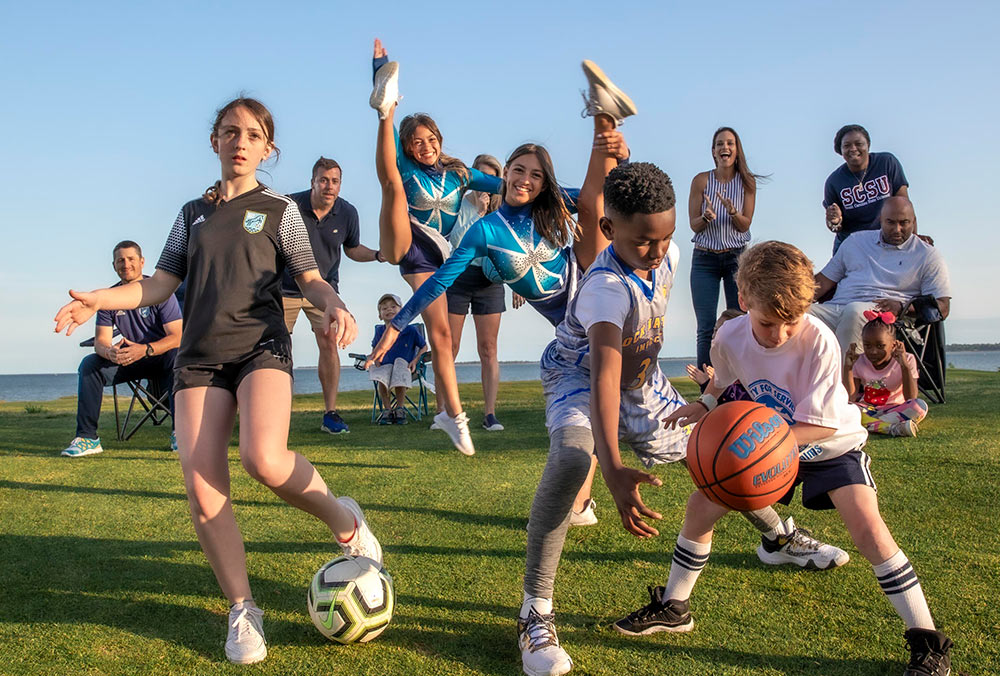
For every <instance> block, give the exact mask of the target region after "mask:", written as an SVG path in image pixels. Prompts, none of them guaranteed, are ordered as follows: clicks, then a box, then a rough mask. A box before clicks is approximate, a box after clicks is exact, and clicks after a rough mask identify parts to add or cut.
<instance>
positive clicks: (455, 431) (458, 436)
mask: <svg viewBox="0 0 1000 676" xmlns="http://www.w3.org/2000/svg"><path fill="white" fill-rule="evenodd" d="M434 422H435V423H437V425H438V427H439V428H440V429H442V430H444V431H445V432H447V433H448V436H449V437H451V443H453V444H455V448H457V449H458V450H459V451H461V452H462V453H464V454H465V455H475V453H476V447H475V446H473V445H472V437H470V436H469V417H468V416H467V415H465V411H462V412H461V413H459V414H458V415H456V416H455V417H454V418H452V417H451V416H450V415H448V412H447V411H441V412H440V413H438V414H437V415H436V416H434Z"/></svg>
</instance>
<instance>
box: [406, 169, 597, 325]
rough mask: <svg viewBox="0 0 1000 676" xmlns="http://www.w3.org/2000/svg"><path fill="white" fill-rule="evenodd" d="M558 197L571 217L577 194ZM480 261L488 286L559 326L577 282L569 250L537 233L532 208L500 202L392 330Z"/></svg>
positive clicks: (415, 296)
mask: <svg viewBox="0 0 1000 676" xmlns="http://www.w3.org/2000/svg"><path fill="white" fill-rule="evenodd" d="M488 178H492V177H488ZM562 193H563V198H564V200H565V203H566V207H567V209H569V211H570V213H576V201H577V198H578V197H579V194H580V191H579V190H575V189H563V190H562ZM479 258H482V259H484V260H483V271H484V272H485V273H486V275H487V276H488V277H489V278H490V279H491V281H493V282H496V283H502V284H506V285H507V286H509V287H510V288H511V289H512V290H513V291H514V292H515V293H518V294H520V295H521V296H523V297H524V298H525V299H526V300H527V301H528V302H529V303H530V304H531V305H532V306H533V307H534V308H535V309H536V310H538V311H539V312H540V313H541V314H542V315H543V316H544V317H545V318H546V319H548V320H549V321H550V322H552V324H553V326H555V325H558V324H559V322H560V321H562V317H563V315H564V313H565V308H566V302H567V299H568V298H569V297H571V296H572V295H573V292H574V291H575V287H576V281H577V279H576V277H577V266H576V257H575V256H574V254H573V247H572V245H570V246H565V247H559V246H556V245H555V244H553V243H552V242H550V241H549V240H547V239H545V238H544V237H542V236H541V235H540V234H539V233H538V231H537V230H536V229H535V223H534V221H533V220H532V218H531V204H526V205H524V206H522V207H512V206H510V205H508V204H506V203H504V204H501V205H500V208H499V209H498V210H496V211H494V212H493V213H491V214H487V215H486V216H484V217H483V218H481V219H479V220H478V221H476V222H475V223H473V224H472V226H470V227H469V231H468V232H467V233H465V237H463V238H462V242H461V244H459V245H458V248H457V249H455V251H454V252H452V254H451V256H450V257H449V258H448V260H446V261H445V262H444V265H442V266H441V267H440V268H439V269H438V271H437V272H435V273H434V274H433V275H432V276H431V277H430V279H428V280H427V281H426V282H424V283H423V284H422V285H421V286H420V288H419V289H417V292H416V293H415V294H413V297H412V298H411V299H410V300H409V302H407V303H406V305H404V306H403V309H402V310H400V311H399V313H398V314H397V315H396V316H395V317H394V318H393V320H392V325H393V326H394V327H396V328H397V329H399V330H402V329H403V327H405V326H406V325H407V324H409V323H410V322H411V321H413V318H414V317H416V316H417V315H418V314H420V313H421V312H423V310H424V309H425V308H426V307H427V306H428V305H430V304H431V303H432V302H433V301H434V299H435V298H437V297H438V296H440V295H441V294H442V293H444V291H445V289H447V288H448V287H450V286H451V285H452V283H453V282H454V281H455V280H456V279H457V278H458V276H459V275H460V274H462V273H463V272H464V271H465V269H466V268H467V267H469V265H470V264H471V263H472V261H474V260H476V259H479Z"/></svg>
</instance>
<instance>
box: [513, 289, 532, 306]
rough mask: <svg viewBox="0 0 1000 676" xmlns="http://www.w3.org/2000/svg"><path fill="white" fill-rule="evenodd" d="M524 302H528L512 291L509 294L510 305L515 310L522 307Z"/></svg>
mask: <svg viewBox="0 0 1000 676" xmlns="http://www.w3.org/2000/svg"><path fill="white" fill-rule="evenodd" d="M526 302H528V301H526V300H524V296H522V295H521V294H519V293H514V292H513V291H512V292H511V298H510V304H511V305H512V306H513V308H514V309H515V310H516V309H518V308H519V307H521V306H522V305H524V304H525V303H526Z"/></svg>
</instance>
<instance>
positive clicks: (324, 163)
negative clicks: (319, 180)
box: [312, 155, 344, 178]
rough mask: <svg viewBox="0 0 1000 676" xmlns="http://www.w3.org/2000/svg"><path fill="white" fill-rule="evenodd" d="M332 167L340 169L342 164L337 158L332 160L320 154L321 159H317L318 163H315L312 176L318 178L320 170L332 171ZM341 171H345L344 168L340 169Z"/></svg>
mask: <svg viewBox="0 0 1000 676" xmlns="http://www.w3.org/2000/svg"><path fill="white" fill-rule="evenodd" d="M331 169H340V165H339V164H338V163H337V160H331V159H330V158H329V157H323V156H322V155H320V157H319V159H318V160H316V164H314V165H313V173H312V177H313V178H316V174H317V173H318V172H320V171H330V170H331ZM340 173H344V170H343V169H340Z"/></svg>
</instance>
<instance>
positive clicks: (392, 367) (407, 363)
mask: <svg viewBox="0 0 1000 676" xmlns="http://www.w3.org/2000/svg"><path fill="white" fill-rule="evenodd" d="M402 307H403V304H402V302H400V299H399V296H396V295H395V294H391V293H387V294H384V295H383V296H382V297H381V298H379V299H378V318H379V319H381V320H382V321H383V322H384V324H381V325H379V326H376V327H375V337H374V338H372V347H375V346H376V345H377V344H378V341H379V340H381V339H382V334H383V333H384V332H385V327H386V326H387V325H388V324H389V322H391V321H392V318H393V317H395V316H396V313H397V312H399V310H400V308H402ZM411 328H412V329H413V330H412V331H411V330H410V329H411ZM427 350H428V347H427V341H426V340H425V339H424V335H423V333H422V332H421V331H420V329H419V328H418V327H417V326H416V325H411V326H407V327H406V328H405V329H404V330H403V332H402V333H400V334H399V338H397V339H396V343H395V344H394V345H393V346H392V349H391V350H389V351H388V352H387V353H386V355H385V357H383V358H382V364H381V365H379V366H372V367H371V368H370V369H369V370H368V374H369V376H370V377H371V379H372V381H374V382H375V383H376V388H377V392H378V396H379V398H380V400H381V403H382V406H381V407H380V408H381V409H382V414H381V415H380V416H379V418H378V424H380V425H405V424H406V390H407V389H409V388H410V387H411V386H412V385H413V374H414V373H415V372H416V370H417V367H418V365H419V364H420V361H421V359H422V358H423V356H424V353H426V352H427ZM390 389H391V390H392V394H391V397H390V392H389V390H390ZM390 402H391V403H390Z"/></svg>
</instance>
